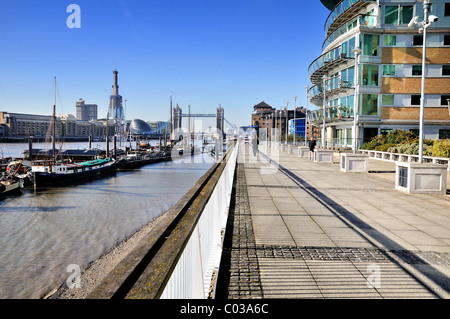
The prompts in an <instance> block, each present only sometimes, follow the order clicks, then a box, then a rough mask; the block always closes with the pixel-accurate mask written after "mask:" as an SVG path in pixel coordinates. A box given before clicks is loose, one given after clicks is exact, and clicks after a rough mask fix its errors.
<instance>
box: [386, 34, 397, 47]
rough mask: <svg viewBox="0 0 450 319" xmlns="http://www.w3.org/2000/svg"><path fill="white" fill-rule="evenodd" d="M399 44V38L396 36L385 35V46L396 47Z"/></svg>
mask: <svg viewBox="0 0 450 319" xmlns="http://www.w3.org/2000/svg"><path fill="white" fill-rule="evenodd" d="M396 44H397V36H395V35H385V36H384V38H383V45H384V46H386V47H395V45H396Z"/></svg>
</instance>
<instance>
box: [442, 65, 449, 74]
mask: <svg viewBox="0 0 450 319" xmlns="http://www.w3.org/2000/svg"><path fill="white" fill-rule="evenodd" d="M442 75H450V65H445V64H444V65H443V66H442Z"/></svg>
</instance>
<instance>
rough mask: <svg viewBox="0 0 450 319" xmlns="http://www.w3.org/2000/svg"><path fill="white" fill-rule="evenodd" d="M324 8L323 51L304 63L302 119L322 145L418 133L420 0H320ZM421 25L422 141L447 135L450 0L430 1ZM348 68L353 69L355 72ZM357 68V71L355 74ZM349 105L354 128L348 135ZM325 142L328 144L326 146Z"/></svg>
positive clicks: (421, 6) (350, 121)
mask: <svg viewBox="0 0 450 319" xmlns="http://www.w3.org/2000/svg"><path fill="white" fill-rule="evenodd" d="M321 2H322V3H323V4H324V5H325V6H326V7H327V8H328V9H329V10H330V14H329V16H328V18H327V19H326V21H325V25H324V29H325V41H324V42H323V46H322V54H321V55H320V56H319V57H318V58H317V59H316V60H314V61H313V62H312V63H311V65H310V66H309V76H310V80H311V83H312V87H311V88H310V89H309V91H308V97H309V99H310V101H311V103H312V104H313V105H315V106H317V107H318V108H319V109H317V110H315V111H312V112H309V113H308V118H309V122H310V123H311V124H313V125H314V126H315V127H316V128H317V127H320V130H321V131H322V128H323V125H324V121H323V117H324V116H325V128H326V130H325V139H326V140H327V142H328V143H327V144H328V145H333V143H334V145H336V143H339V144H341V145H343V146H352V140H353V139H354V138H356V139H357V142H358V144H359V145H358V146H360V145H361V144H362V143H363V142H366V141H369V140H370V139H371V138H372V137H374V136H376V135H378V134H381V133H386V132H388V131H390V130H395V129H404V130H406V131H415V132H419V111H420V99H421V76H422V71H423V70H422V53H423V33H421V32H420V30H419V27H417V26H413V25H412V24H410V21H414V20H413V18H414V17H416V16H417V17H418V18H417V21H418V22H421V21H423V19H424V6H423V5H424V1H409V0H402V1H399V0H342V1H339V0H321ZM430 3H431V5H430V6H429V9H430V12H429V14H430V15H435V16H437V17H438V19H439V20H438V21H434V22H433V23H432V24H431V26H429V27H428V28H427V36H426V48H427V49H426V68H425V69H426V71H424V72H425V75H426V79H425V94H424V97H425V98H424V100H425V104H424V105H425V108H424V109H425V116H424V119H425V120H424V138H426V139H439V138H448V137H449V136H450V129H449V126H450V115H449V109H448V104H447V99H449V98H450V65H449V63H450V0H431V1H430ZM355 70H358V71H357V72H355ZM355 73H357V76H355ZM354 109H356V111H357V112H356V114H357V116H356V120H357V121H356V122H357V125H356V130H355V131H356V132H354V128H353V127H354V114H355V112H354ZM330 142H332V143H331V144H330Z"/></svg>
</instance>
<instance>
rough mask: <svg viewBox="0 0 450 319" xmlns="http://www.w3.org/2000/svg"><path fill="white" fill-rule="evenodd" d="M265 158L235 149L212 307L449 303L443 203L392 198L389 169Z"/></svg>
mask: <svg viewBox="0 0 450 319" xmlns="http://www.w3.org/2000/svg"><path fill="white" fill-rule="evenodd" d="M267 153H268V155H264V154H261V153H260V154H258V156H257V157H256V158H255V157H253V154H249V150H248V146H246V147H245V148H241V149H240V153H239V163H238V169H237V178H236V187H235V190H234V191H235V196H234V197H233V201H232V205H231V208H232V209H231V212H230V220H229V225H228V229H227V233H226V239H225V249H224V252H223V264H222V266H221V269H220V273H219V284H218V293H217V297H218V298H449V297H450V294H449V293H450V280H449V275H450V201H449V200H448V196H433V195H410V194H405V193H402V192H400V191H396V190H395V189H394V183H393V175H394V171H395V168H394V164H391V163H387V162H382V161H376V160H370V163H369V173H343V172H340V171H339V164H338V162H337V161H336V162H335V163H333V164H331V163H328V164H327V163H314V162H312V161H310V160H308V159H303V158H299V157H298V156H297V155H295V154H288V153H287V152H284V151H279V152H278V151H272V152H270V151H267ZM269 160H270V162H269ZM371 172H372V173H371ZM446 197H447V198H446ZM227 268H228V270H227Z"/></svg>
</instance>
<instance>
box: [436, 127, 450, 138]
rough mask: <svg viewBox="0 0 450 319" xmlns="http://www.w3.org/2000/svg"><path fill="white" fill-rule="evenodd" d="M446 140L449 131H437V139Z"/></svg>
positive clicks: (449, 136) (449, 133) (449, 134)
mask: <svg viewBox="0 0 450 319" xmlns="http://www.w3.org/2000/svg"><path fill="white" fill-rule="evenodd" d="M447 138H450V130H447V129H444V130H439V139H440V140H443V139H447Z"/></svg>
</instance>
